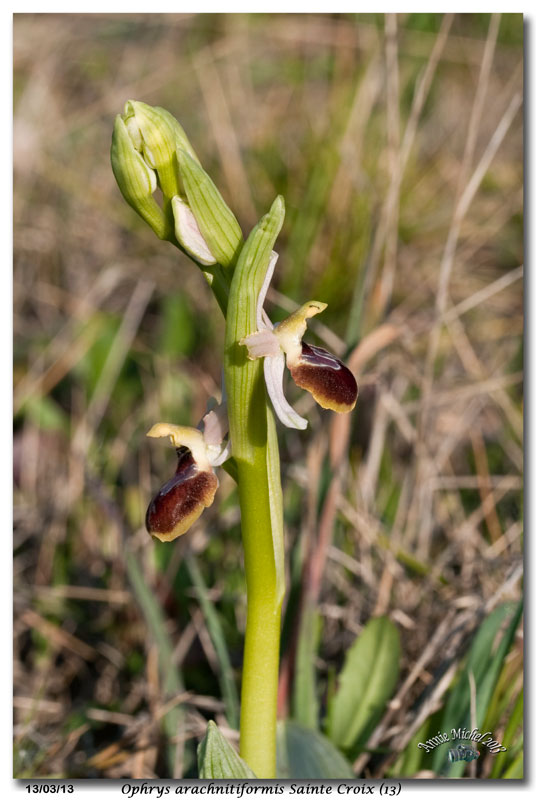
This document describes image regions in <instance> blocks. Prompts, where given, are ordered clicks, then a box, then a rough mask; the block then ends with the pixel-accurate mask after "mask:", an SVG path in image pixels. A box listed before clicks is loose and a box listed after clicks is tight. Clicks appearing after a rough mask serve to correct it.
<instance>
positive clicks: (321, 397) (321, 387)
mask: <svg viewBox="0 0 536 800" xmlns="http://www.w3.org/2000/svg"><path fill="white" fill-rule="evenodd" d="M287 366H288V367H289V369H290V374H291V375H292V378H293V379H294V382H295V383H296V384H297V385H298V386H299V387H300V388H301V389H306V390H307V391H308V392H310V393H311V394H312V395H313V397H314V399H315V400H316V402H317V403H318V404H319V405H321V406H322V408H329V409H331V410H332V411H337V412H338V413H339V414H340V413H345V412H348V411H351V410H352V409H353V408H354V406H355V404H356V401H357V394H358V388H357V383H356V380H355V378H354V376H353V375H352V373H351V372H350V370H349V369H348V367H347V366H346V365H345V364H343V363H342V361H340V360H339V359H338V358H337V357H336V356H334V355H332V354H331V353H328V351H327V350H324V348H323V347H316V345H312V344H306V343H305V342H302V343H301V353H300V355H299V357H298V358H297V359H294V360H293V363H289V359H288V358H287Z"/></svg>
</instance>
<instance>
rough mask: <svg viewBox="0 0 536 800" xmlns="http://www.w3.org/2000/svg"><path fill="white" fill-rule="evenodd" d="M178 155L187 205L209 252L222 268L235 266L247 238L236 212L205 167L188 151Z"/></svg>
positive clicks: (180, 152)
mask: <svg viewBox="0 0 536 800" xmlns="http://www.w3.org/2000/svg"><path fill="white" fill-rule="evenodd" d="M177 156H178V159H179V171H180V177H181V180H182V184H183V186H184V190H185V192H186V198H187V200H188V204H189V206H190V208H191V209H192V211H193V213H194V216H195V218H196V220H197V224H198V225H199V230H200V231H201V233H202V235H203V238H204V239H205V241H206V243H207V245H208V248H209V250H210V252H211V253H213V254H214V256H215V258H216V260H217V261H218V263H219V264H221V265H222V267H225V268H230V267H233V266H234V265H235V264H236V260H237V258H238V254H239V252H240V248H241V246H242V243H243V241H244V240H243V238H242V231H241V230H240V225H239V224H238V221H237V219H236V217H235V215H234V214H233V212H232V211H231V209H230V208H229V206H228V205H227V204H226V203H225V200H224V199H223V197H222V196H221V194H220V193H219V191H218V189H217V188H216V186H215V185H214V183H213V181H212V180H211V178H210V177H209V176H208V175H207V173H206V172H205V170H204V169H203V167H202V166H201V165H200V164H199V163H198V162H197V161H195V160H194V159H193V158H192V157H191V156H190V155H189V154H188V153H187V152H186V150H180V151H179V152H178V153H177Z"/></svg>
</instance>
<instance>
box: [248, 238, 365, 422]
mask: <svg viewBox="0 0 536 800" xmlns="http://www.w3.org/2000/svg"><path fill="white" fill-rule="evenodd" d="M276 261H277V253H272V258H271V260H270V264H269V266H268V269H267V271H266V277H265V279H264V283H263V285H262V288H261V290H260V292H259V297H258V301H257V330H256V331H255V332H254V333H252V334H250V335H249V336H246V337H244V338H243V339H241V340H240V342H239V344H241V345H244V346H245V347H247V349H248V358H250V359H252V360H253V359H256V358H264V377H265V381H266V388H267V390H268V394H269V395H270V399H271V401H272V405H273V407H274V411H275V412H276V414H277V416H278V417H279V419H280V420H281V422H283V424H284V425H286V426H287V427H288V428H299V429H301V430H303V429H304V428H306V427H307V420H305V419H304V418H303V417H300V415H299V414H297V413H296V411H294V409H293V408H292V407H291V406H290V405H289V403H288V402H287V400H286V398H285V395H284V394H283V373H284V367H285V356H286V362H287V367H288V368H289V370H290V374H291V376H292V378H293V379H294V382H295V383H296V384H297V385H298V386H299V387H300V388H302V389H306V390H307V391H308V392H310V393H311V394H312V395H313V397H314V399H315V400H316V402H317V403H318V404H319V405H320V406H322V408H329V409H331V410H332V411H337V412H338V413H345V412H348V411H351V410H352V409H353V408H354V406H355V404H356V401H357V393H358V389H357V383H356V380H355V378H354V376H353V375H352V373H351V372H350V370H349V369H348V367H347V366H346V365H345V364H343V363H342V361H340V360H339V359H338V358H337V357H336V356H334V355H332V354H331V353H328V351H327V350H324V348H323V347H316V346H315V345H308V344H306V343H305V342H302V338H303V336H304V334H305V332H306V330H307V320H308V319H310V318H311V317H314V316H316V314H320V313H321V312H322V311H324V309H325V308H327V304H326V303H321V302H319V301H317V300H310V301H309V302H308V303H305V304H304V305H303V306H302V307H301V308H299V309H298V310H297V311H295V312H294V313H293V314H291V315H290V317H287V319H285V320H283V322H280V323H279V324H278V325H275V326H274V325H272V323H271V322H270V320H269V318H268V316H267V314H266V312H265V310H264V307H263V306H264V300H265V298H266V294H267V292H268V286H269V284H270V281H271V279H272V275H273V272H274V267H275V263H276Z"/></svg>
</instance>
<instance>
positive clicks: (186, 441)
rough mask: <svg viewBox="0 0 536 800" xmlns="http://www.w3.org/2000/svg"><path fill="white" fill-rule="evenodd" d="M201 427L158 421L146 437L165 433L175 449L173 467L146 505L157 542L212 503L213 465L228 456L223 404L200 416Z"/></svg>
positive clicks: (187, 525) (186, 524)
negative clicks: (201, 428)
mask: <svg viewBox="0 0 536 800" xmlns="http://www.w3.org/2000/svg"><path fill="white" fill-rule="evenodd" d="M202 426H203V430H202V431H201V430H198V429H197V428H188V427H182V426H179V425H172V424H171V423H168V422H158V423H157V424H156V425H153V427H152V428H151V430H150V431H149V432H148V434H147V436H151V437H152V438H155V439H158V438H161V437H164V436H169V438H170V440H171V443H172V444H173V446H174V447H175V448H176V450H177V458H178V463H177V469H176V471H175V474H174V475H173V477H172V478H171V479H170V480H169V481H167V483H165V484H164V485H163V486H162V488H161V489H160V490H159V491H158V492H157V494H156V495H155V496H154V497H153V499H152V500H151V502H150V504H149V508H148V509H147V514H146V516H145V525H146V528H147V530H148V531H149V533H150V534H151V535H152V536H155V537H156V538H157V539H160V541H161V542H172V541H173V539H176V538H177V536H181V535H182V534H183V533H186V531H187V530H189V529H190V528H191V526H192V525H193V523H194V522H195V521H196V520H197V519H198V518H199V517H200V516H201V514H202V512H203V510H204V509H205V508H208V506H211V505H212V501H213V500H214V495H215V494H216V489H217V488H218V486H219V483H218V479H217V477H216V475H215V474H214V470H213V467H216V466H220V464H223V462H224V461H226V460H227V458H229V454H230V446H229V443H227V445H224V444H223V439H224V437H225V435H226V433H227V421H226V413H225V407H224V406H219V407H218V408H217V409H216V410H213V411H209V413H208V414H206V415H205V416H204V417H203V423H202Z"/></svg>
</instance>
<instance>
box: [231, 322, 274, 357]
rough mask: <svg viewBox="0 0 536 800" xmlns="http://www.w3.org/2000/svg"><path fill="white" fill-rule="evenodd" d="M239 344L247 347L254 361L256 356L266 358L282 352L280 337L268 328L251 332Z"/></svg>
mask: <svg viewBox="0 0 536 800" xmlns="http://www.w3.org/2000/svg"><path fill="white" fill-rule="evenodd" d="M238 344H241V345H244V346H245V347H247V349H248V358H249V359H250V361H254V360H255V359H256V358H265V357H266V356H268V357H269V358H272V357H274V356H278V355H279V354H282V351H281V346H280V344H279V339H278V338H277V336H276V335H275V333H274V332H273V331H271V330H269V329H268V328H263V329H261V330H258V331H255V333H250V335H249V336H245V337H244V338H243V339H240V341H239V342H238Z"/></svg>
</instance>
